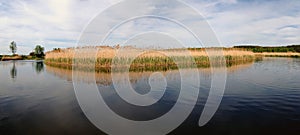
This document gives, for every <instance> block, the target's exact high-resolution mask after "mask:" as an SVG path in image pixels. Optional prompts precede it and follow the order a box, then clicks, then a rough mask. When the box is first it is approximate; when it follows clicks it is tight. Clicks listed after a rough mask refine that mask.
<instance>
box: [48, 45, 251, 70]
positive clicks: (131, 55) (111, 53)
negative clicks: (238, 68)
mask: <svg viewBox="0 0 300 135" xmlns="http://www.w3.org/2000/svg"><path fill="white" fill-rule="evenodd" d="M117 50H118V49H116V48H110V47H99V48H98V52H97V56H96V59H95V57H92V56H91V57H89V52H86V53H82V54H81V55H80V56H82V57H78V58H74V52H75V50H74V49H72V48H69V49H62V50H55V51H51V52H47V53H46V57H45V63H46V64H48V65H51V66H56V67H61V68H67V69H71V68H72V64H73V60H74V59H75V60H76V61H77V63H79V65H78V67H80V68H82V69H83V70H88V69H89V67H88V65H89V64H90V63H95V69H96V71H98V72H110V71H111V66H112V65H114V66H115V67H118V68H117V69H118V70H123V69H126V68H129V70H130V71H157V70H164V71H165V70H171V69H178V68H188V67H198V68H205V67H209V66H210V64H211V63H210V60H209V57H208V55H207V52H206V51H205V50H204V49H194V50H193V49H189V50H188V51H187V50H182V49H168V50H147V51H145V52H144V53H141V50H139V49H136V48H127V49H126V50H124V52H125V53H123V54H121V55H118V57H115V55H116V54H117V53H118V52H117ZM122 51H123V49H122ZM119 52H120V51H119ZM209 52H212V54H213V56H212V57H211V58H212V59H213V60H211V61H213V62H216V63H220V61H221V60H222V57H221V55H222V54H215V53H214V50H213V49H211V50H210V51H209ZM140 53H141V54H140ZM135 54H140V55H138V57H135ZM189 56H192V57H189ZM224 56H225V59H226V65H227V66H232V65H238V64H245V63H249V62H252V61H254V59H255V56H254V53H252V52H250V51H242V50H238V49H228V50H225V51H224ZM91 58H92V59H91Z"/></svg>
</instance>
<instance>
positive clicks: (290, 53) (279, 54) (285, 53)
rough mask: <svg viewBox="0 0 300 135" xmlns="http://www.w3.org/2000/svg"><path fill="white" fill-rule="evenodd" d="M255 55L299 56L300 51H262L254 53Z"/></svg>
mask: <svg viewBox="0 0 300 135" xmlns="http://www.w3.org/2000/svg"><path fill="white" fill-rule="evenodd" d="M255 55H258V56H265V57H300V53H296V52H263V53H255Z"/></svg>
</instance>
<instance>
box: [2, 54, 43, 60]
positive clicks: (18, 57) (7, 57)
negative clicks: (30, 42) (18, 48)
mask: <svg viewBox="0 0 300 135" xmlns="http://www.w3.org/2000/svg"><path fill="white" fill-rule="evenodd" d="M43 59H44V58H43V57H35V56H30V55H17V54H14V55H0V61H10V60H43Z"/></svg>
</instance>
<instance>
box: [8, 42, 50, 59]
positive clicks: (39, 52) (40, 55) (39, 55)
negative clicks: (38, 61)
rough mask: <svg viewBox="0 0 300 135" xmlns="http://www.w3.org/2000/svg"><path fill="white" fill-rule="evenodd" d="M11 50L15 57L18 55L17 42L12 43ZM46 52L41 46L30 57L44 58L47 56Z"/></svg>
mask: <svg viewBox="0 0 300 135" xmlns="http://www.w3.org/2000/svg"><path fill="white" fill-rule="evenodd" d="M9 49H10V51H11V53H12V55H13V56H16V55H17V54H16V53H17V43H16V42H15V41H12V42H10V45H9ZM44 51H45V48H44V47H42V46H41V45H36V46H35V48H34V51H33V52H31V53H30V54H29V55H30V56H34V57H37V58H43V57H44V56H45V53H44Z"/></svg>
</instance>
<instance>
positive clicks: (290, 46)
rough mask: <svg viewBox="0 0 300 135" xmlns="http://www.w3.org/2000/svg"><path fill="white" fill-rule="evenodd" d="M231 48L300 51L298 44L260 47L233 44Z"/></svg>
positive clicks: (258, 50)
mask: <svg viewBox="0 0 300 135" xmlns="http://www.w3.org/2000/svg"><path fill="white" fill-rule="evenodd" d="M233 48H242V49H246V50H250V51H253V52H257V53H258V52H300V45H289V46H278V47H262V46H252V45H241V46H234V47H233Z"/></svg>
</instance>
